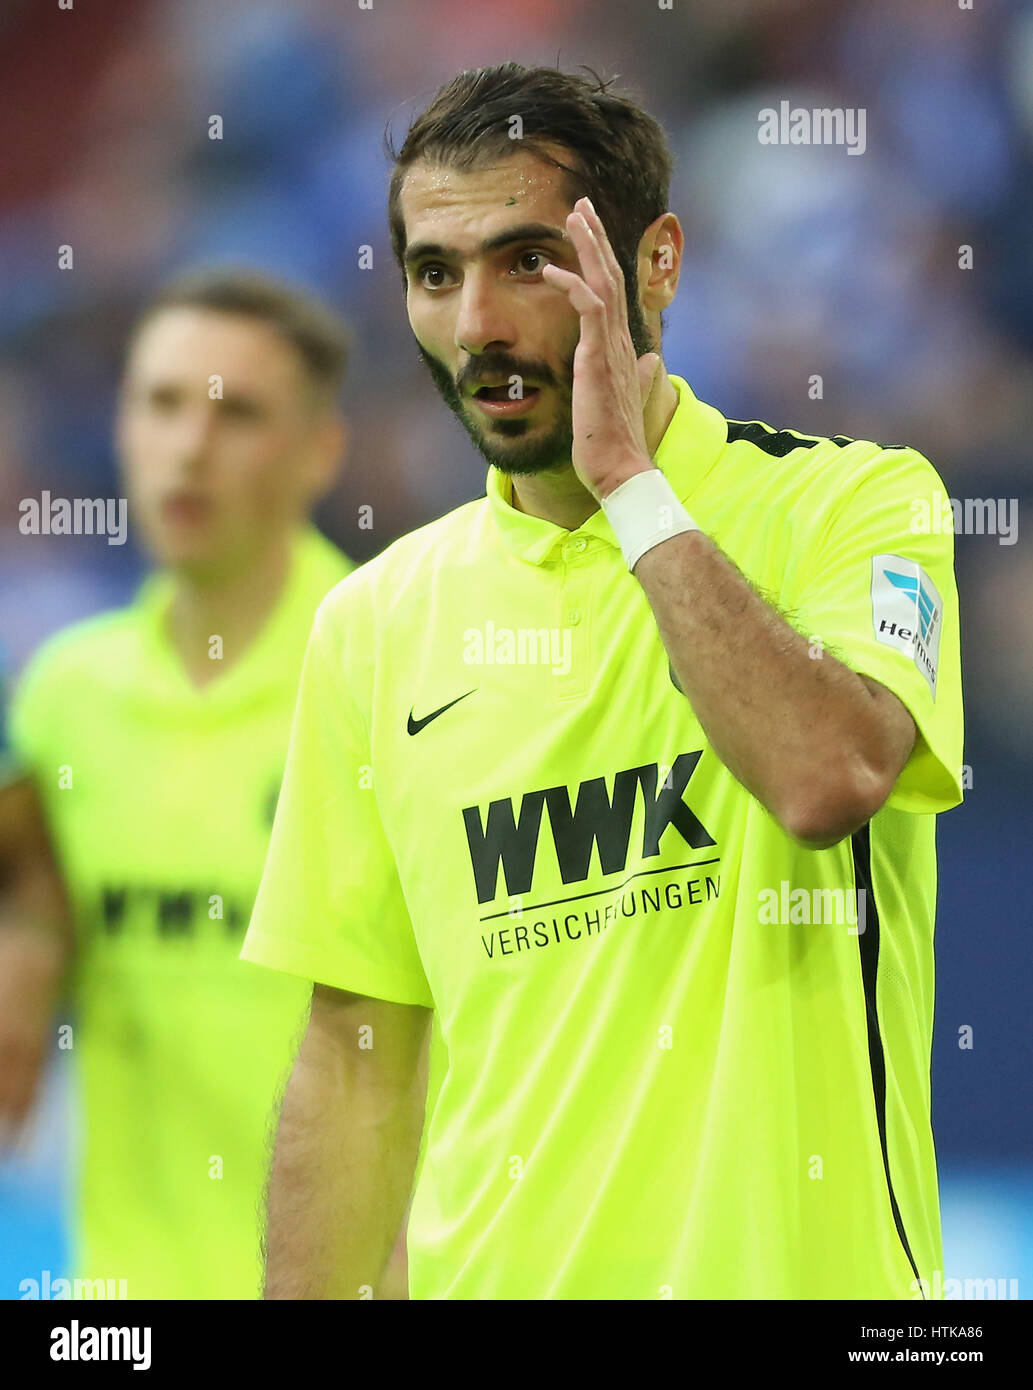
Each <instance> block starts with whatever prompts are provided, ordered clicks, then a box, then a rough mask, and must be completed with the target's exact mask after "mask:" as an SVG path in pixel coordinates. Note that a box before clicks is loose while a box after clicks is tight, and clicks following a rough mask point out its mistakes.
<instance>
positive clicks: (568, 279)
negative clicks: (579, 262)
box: [542, 265, 606, 316]
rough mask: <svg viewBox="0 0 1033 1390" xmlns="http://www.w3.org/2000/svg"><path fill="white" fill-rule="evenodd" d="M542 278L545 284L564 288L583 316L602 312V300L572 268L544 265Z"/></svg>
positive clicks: (559, 288)
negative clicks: (565, 268)
mask: <svg viewBox="0 0 1033 1390" xmlns="http://www.w3.org/2000/svg"><path fill="white" fill-rule="evenodd" d="M542 278H543V279H544V280H545V282H546V284H549V285H554V286H555V287H556V289H558V290H564V291H565V292H566V294H567V297H568V298H569V299H570V302H571V305H572V306H573V308H575V309H576V310H577V312H578V313H579V314H581V315H583V316H584V315H591V314H601V313H603V312H604V310H605V307H606V306H605V305H604V303H603V301H602V300H601V299H600V298H599V296H598V295H597V294H596V293H595V291H594V290H593V289H591V288H590V286H589V285H588V283H587V282H586V281H585V280H582V278H581V276H580V275H575V274H574V272H573V271H572V270H564V269H563V268H562V267H561V266H558V265H546V266H543V267H542Z"/></svg>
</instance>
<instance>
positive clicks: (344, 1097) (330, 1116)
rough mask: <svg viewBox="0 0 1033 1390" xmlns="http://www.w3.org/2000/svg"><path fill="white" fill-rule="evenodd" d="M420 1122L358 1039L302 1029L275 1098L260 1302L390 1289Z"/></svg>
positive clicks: (412, 1091) (411, 1098)
mask: <svg viewBox="0 0 1033 1390" xmlns="http://www.w3.org/2000/svg"><path fill="white" fill-rule="evenodd" d="M422 1119H423V1098H422V1096H421V1095H420V1087H419V1076H418V1073H417V1072H416V1070H415V1069H414V1072H413V1076H412V1084H411V1085H410V1086H409V1087H405V1086H400V1087H398V1088H390V1087H385V1086H384V1085H383V1084H381V1083H380V1082H379V1081H378V1079H377V1075H376V1074H375V1073H374V1071H373V1068H372V1065H371V1054H370V1053H368V1052H366V1053H363V1052H362V1051H361V1050H360V1049H359V1047H358V1043H357V1040H356V1041H355V1042H347V1043H342V1042H341V1041H340V1040H339V1039H337V1038H334V1037H330V1036H328V1035H327V1034H326V1033H325V1032H323V1031H321V1030H320V1029H319V1028H318V1027H317V1028H315V1029H313V1028H312V1027H311V1026H310V1028H309V1031H308V1032H307V1033H306V1036H305V1040H304V1042H303V1043H302V1047H301V1050H300V1052H299V1055H298V1059H297V1062H296V1063H295V1066H294V1070H293V1072H292V1075H291V1078H290V1081H289V1083H288V1086H287V1090H286V1093H285V1096H284V1101H283V1107H282V1110H281V1115H280V1123H279V1129H278V1133H277V1137H276V1145H275V1152H274V1157H273V1165H272V1171H271V1176H270V1184H269V1199H268V1222H267V1233H266V1250H267V1257H266V1287H265V1297H266V1298H267V1299H356V1298H361V1297H363V1296H364V1295H365V1296H368V1294H366V1291H367V1290H371V1291H373V1292H374V1293H376V1294H381V1293H384V1292H387V1293H388V1294H389V1296H399V1294H398V1289H397V1270H396V1271H394V1278H393V1279H392V1276H391V1275H389V1276H388V1287H387V1288H386V1289H385V1288H384V1287H383V1286H382V1283H381V1281H382V1276H383V1274H384V1271H385V1268H386V1267H387V1265H388V1261H389V1257H390V1255H391V1253H392V1248H393V1246H394V1244H395V1240H396V1237H397V1235H398V1232H399V1227H400V1225H401V1223H402V1219H403V1217H404V1215H405V1210H406V1205H407V1203H408V1200H409V1195H410V1188H411V1184H412V1178H413V1172H414V1169H415V1164H416V1156H417V1151H418V1147H419V1139H420V1130H421V1126H422Z"/></svg>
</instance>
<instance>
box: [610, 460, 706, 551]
mask: <svg viewBox="0 0 1033 1390" xmlns="http://www.w3.org/2000/svg"><path fill="white" fill-rule="evenodd" d="M602 508H603V511H604V512H605V513H606V518H607V520H608V521H609V523H610V525H611V526H612V527H613V529H614V532H615V534H616V536H617V540H618V542H619V543H620V548H621V552H622V554H623V555H624V560H625V563H626V564H627V566H628V569H629V570H633V569H634V568H635V566H636V565H637V564H638V562H639V560H641V559H642V556H643V555H644V554H645V553H646V551H647V550H652V548H653V546H655V545H660V543H661V542H662V541H669V540H670V539H671V537H672V536H680V535H681V534H682V532H684V531H698V530H699V527H698V526H697V525H696V523H695V522H694V521H693V519H692V517H691V516H689V514H688V512H687V511H686V510H685V508H684V507H683V506H682V504H681V503H680V502H679V501H678V499H677V497H676V496H675V494H674V489H673V488H672V487H671V485H670V483H669V482H668V481H667V479H666V478H665V477H664V475H663V474H662V473H661V472H660V470H659V468H651V469H650V470H649V471H648V472H646V473H636V474H635V475H634V476H633V477H631V478H629V479H628V480H627V482H624V483H621V485H620V487H615V488H614V490H613V491H612V492H611V493H610V495H609V496H608V497H604V498H603V500H602Z"/></svg>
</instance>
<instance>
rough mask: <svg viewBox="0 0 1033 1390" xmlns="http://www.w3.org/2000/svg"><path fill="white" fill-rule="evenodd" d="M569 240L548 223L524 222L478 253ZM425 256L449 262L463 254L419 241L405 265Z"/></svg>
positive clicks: (484, 244) (483, 245)
mask: <svg viewBox="0 0 1033 1390" xmlns="http://www.w3.org/2000/svg"><path fill="white" fill-rule="evenodd" d="M569 240H570V238H569V237H568V236H567V234H566V232H564V231H563V230H562V229H561V228H559V227H553V226H552V225H551V224H550V223H548V222H523V223H521V225H520V226H519V227H508V228H507V229H506V230H505V231H504V232H499V233H498V234H497V235H496V236H493V237H488V239H487V241H482V242H481V244H480V246H479V248H478V251H479V253H480V254H481V255H484V254H485V253H486V252H490V251H501V250H502V249H503V247H506V246H512V245H513V244H514V242H518V241H569ZM425 256H440V257H441V258H442V259H443V260H448V261H459V260H462V256H461V254H460V253H459V251H457V250H456V248H455V247H454V246H443V245H442V244H441V243H440V242H437V241H417V242H414V243H413V245H412V246H409V247H407V248H406V252H405V258H404V259H405V264H406V265H412V264H413V263H414V262H415V261H422V260H423V259H424V257H425Z"/></svg>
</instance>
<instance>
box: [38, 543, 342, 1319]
mask: <svg viewBox="0 0 1033 1390" xmlns="http://www.w3.org/2000/svg"><path fill="white" fill-rule="evenodd" d="M349 569H350V564H349V562H348V561H347V560H345V558H344V557H343V556H342V555H341V554H340V552H338V551H337V550H336V549H335V548H334V547H333V546H332V545H331V544H330V542H329V541H327V540H326V539H324V537H323V536H321V535H320V534H319V533H318V532H316V531H315V530H314V529H312V530H305V531H304V532H301V533H299V535H298V537H297V538H296V540H295V542H294V547H293V555H292V560H291V569H290V572H289V575H288V579H287V582H286V585H285V588H284V591H283V594H282V596H281V598H280V600H279V601H278V603H277V605H276V607H275V608H274V610H273V612H272V614H271V615H270V617H269V620H268V621H267V623H266V626H265V627H264V628H263V630H262V631H261V632H260V633H259V635H258V637H257V638H256V639H255V640H254V642H253V643H252V644H251V645H250V646H249V648H248V649H247V651H246V652H244V653H243V654H242V655H241V658H240V660H239V661H238V662H234V663H233V664H232V665H228V666H227V670H226V672H225V674H224V675H220V676H217V677H216V678H215V679H214V680H213V681H211V682H210V683H209V684H208V685H206V686H205V687H203V688H200V689H198V688H196V687H195V686H194V685H192V684H191V682H190V681H189V679H188V677H187V676H186V674H185V672H184V671H183V669H182V666H181V665H180V662H179V660H178V657H177V656H176V654H175V651H174V649H173V648H172V646H171V643H170V642H169V641H168V639H167V637H166V635H165V627H164V616H165V609H166V604H167V601H168V597H169V588H170V586H169V580H168V577H167V576H165V575H161V574H158V575H154V576H152V577H151V578H150V579H149V580H147V581H146V582H145V584H144V585H143V587H142V589H141V591H140V594H139V595H138V597H137V600H136V602H135V603H134V604H132V605H131V606H130V607H128V608H126V609H123V610H119V611H117V612H113V613H108V614H102V615H100V616H99V617H96V618H93V619H90V620H88V621H87V622H84V623H79V624H76V625H75V626H73V627H71V628H69V629H67V630H66V631H64V632H62V633H59V634H58V635H57V636H56V637H55V638H53V639H51V640H50V642H48V643H46V644H45V645H44V647H43V648H41V650H40V651H39V653H37V655H36V656H35V658H34V659H33V661H32V662H31V663H30V666H29V668H28V669H27V671H26V674H25V676H24V678H23V680H22V682H21V684H20V687H19V690H18V692H17V695H16V699H15V704H14V708H13V712H12V713H13V717H12V732H13V737H14V741H15V745H16V747H17V748H18V749H19V751H20V753H21V756H22V758H23V761H24V762H25V764H26V765H27V766H28V767H30V768H31V770H32V772H33V773H34V774H35V776H36V777H37V779H38V781H39V784H40V788H41V791H42V794H43V798H44V803H45V806H46V810H47V814H48V818H49V821H50V825H51V830H52V835H53V838H54V842H55V846H56V849H57V852H58V855H59V859H60V862H61V865H62V869H63V872H64V874H65V876H66V880H67V882H68V884H69V886H70V889H71V893H72V900H73V904H74V908H75V913H76V919H77V929H78V932H79V935H80V953H81V954H80V962H79V968H78V975H77V980H76V985H75V990H76V992H75V1002H76V1006H77V1010H78V1013H77V1017H75V1018H74V1031H73V1034H72V1041H73V1043H74V1046H73V1047H72V1052H71V1055H72V1058H73V1059H74V1061H75V1062H76V1063H77V1064H78V1080H79V1082H80V1088H79V1089H80V1092H81V1106H82V1121H83V1125H82V1128H83V1141H82V1142H83V1153H82V1162H81V1172H80V1177H79V1192H78V1196H77V1202H76V1211H75V1218H76V1219H75V1222H74V1225H75V1229H74V1231H73V1245H74V1249H73V1257H74V1273H75V1275H76V1276H81V1277H84V1278H93V1279H98V1278H104V1279H107V1278H110V1279H125V1280H126V1282H127V1293H128V1296H129V1297H130V1298H256V1297H258V1295H259V1290H260V1263H259V1253H258V1204H259V1200H260V1197H261V1193H262V1188H263V1184H264V1181H265V1176H266V1172H267V1152H266V1136H267V1132H268V1128H269V1120H270V1112H271V1110H272V1108H273V1105H274V1101H275V1096H276V1091H277V1087H278V1086H279V1085H280V1083H281V1081H282V1079H283V1078H284V1076H285V1074H286V1073H287V1072H288V1070H289V1067H290V1063H291V1060H292V1056H293V1049H294V1047H295V1045H296V1043H297V1039H298V1037H299V1036H300V1032H301V1029H302V1027H303V1025H304V1021H305V1015H306V1012H307V1005H308V993H309V991H308V987H307V986H306V985H304V984H303V983H302V982H301V981H299V980H291V979H288V978H287V977H286V976H275V975H272V974H271V973H270V972H269V971H266V970H257V969H255V968H254V967H253V966H250V965H246V964H244V963H243V962H241V961H240V959H239V951H240V943H241V939H242V935H243V932H244V929H245V927H246V925H247V921H248V917H249V915H250V912H251V906H252V903H253V900H254V895H255V890H256V888H257V885H258V880H259V877H260V874H261V869H262V863H263V859H264V856H265V852H266V847H267V844H268V837H269V829H270V826H271V824H272V817H273V812H274V809H275V801H276V796H277V792H278V788H279V784H280V778H281V775H282V771H283V763H284V758H285V754H286V749H287V738H288V734H289V730H290V719H291V711H292V709H293V707H294V700H295V696H296V693H297V683H298V677H299V673H300V669H301V662H302V657H303V655H304V650H305V642H306V640H307V637H308V631H309V629H310V627H311V624H312V617H313V614H314V612H315V609H316V605H317V604H318V603H319V601H320V599H321V598H322V597H323V596H324V595H325V594H326V593H327V592H328V591H329V590H330V589H331V588H332V587H333V585H334V584H336V583H337V581H338V580H339V579H341V578H342V577H343V576H344V575H345V574H347V573H348V571H349ZM223 659H225V657H224V658H223Z"/></svg>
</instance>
